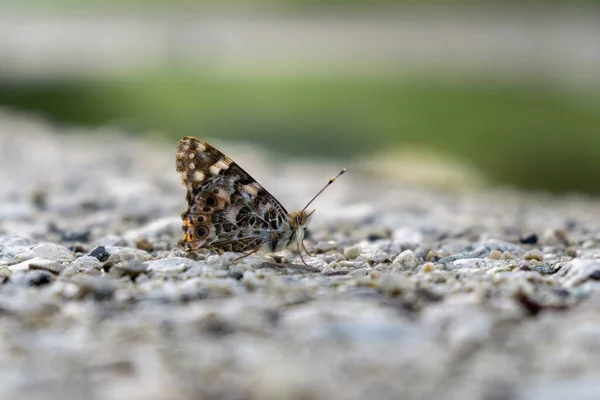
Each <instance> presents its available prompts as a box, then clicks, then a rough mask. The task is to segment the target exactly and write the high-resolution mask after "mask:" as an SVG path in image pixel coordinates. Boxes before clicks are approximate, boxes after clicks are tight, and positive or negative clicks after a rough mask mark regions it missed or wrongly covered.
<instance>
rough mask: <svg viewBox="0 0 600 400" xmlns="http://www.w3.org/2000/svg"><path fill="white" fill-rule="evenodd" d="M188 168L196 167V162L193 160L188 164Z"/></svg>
mask: <svg viewBox="0 0 600 400" xmlns="http://www.w3.org/2000/svg"><path fill="white" fill-rule="evenodd" d="M188 168H189V169H196V164H194V163H193V162H191V163H189V164H188Z"/></svg>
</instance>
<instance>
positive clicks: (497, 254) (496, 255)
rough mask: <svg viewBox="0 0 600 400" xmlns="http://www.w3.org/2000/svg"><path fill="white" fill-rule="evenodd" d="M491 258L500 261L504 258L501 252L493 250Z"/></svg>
mask: <svg viewBox="0 0 600 400" xmlns="http://www.w3.org/2000/svg"><path fill="white" fill-rule="evenodd" d="M490 258H491V259H492V260H500V259H501V258H502V253H501V252H500V250H492V251H490Z"/></svg>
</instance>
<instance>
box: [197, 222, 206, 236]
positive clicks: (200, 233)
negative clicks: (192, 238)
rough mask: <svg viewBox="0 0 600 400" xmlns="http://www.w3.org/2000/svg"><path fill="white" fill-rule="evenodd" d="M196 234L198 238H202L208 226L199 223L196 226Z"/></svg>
mask: <svg viewBox="0 0 600 400" xmlns="http://www.w3.org/2000/svg"><path fill="white" fill-rule="evenodd" d="M196 236H198V237H199V238H204V237H206V236H208V228H207V227H206V226H204V225H200V226H199V227H197V228H196Z"/></svg>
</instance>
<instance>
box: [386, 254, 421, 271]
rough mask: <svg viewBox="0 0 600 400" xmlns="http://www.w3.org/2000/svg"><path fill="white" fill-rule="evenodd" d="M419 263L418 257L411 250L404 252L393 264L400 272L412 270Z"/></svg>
mask: <svg viewBox="0 0 600 400" xmlns="http://www.w3.org/2000/svg"><path fill="white" fill-rule="evenodd" d="M418 263H419V260H418V259H417V256H416V255H415V253H413V252H412V251H411V250H404V251H403V252H402V253H400V254H399V255H398V256H397V257H396V258H395V259H394V262H392V266H394V267H395V269H399V270H412V269H414V268H415V267H416V266H417V265H418Z"/></svg>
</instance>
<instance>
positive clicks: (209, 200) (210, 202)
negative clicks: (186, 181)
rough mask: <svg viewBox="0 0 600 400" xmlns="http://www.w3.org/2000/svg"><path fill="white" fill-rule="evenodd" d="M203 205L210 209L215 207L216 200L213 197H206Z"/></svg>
mask: <svg viewBox="0 0 600 400" xmlns="http://www.w3.org/2000/svg"><path fill="white" fill-rule="evenodd" d="M204 203H205V204H206V205H207V206H210V207H212V206H215V205H216V204H217V199H216V198H215V197H214V196H208V197H207V198H206V200H204Z"/></svg>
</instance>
